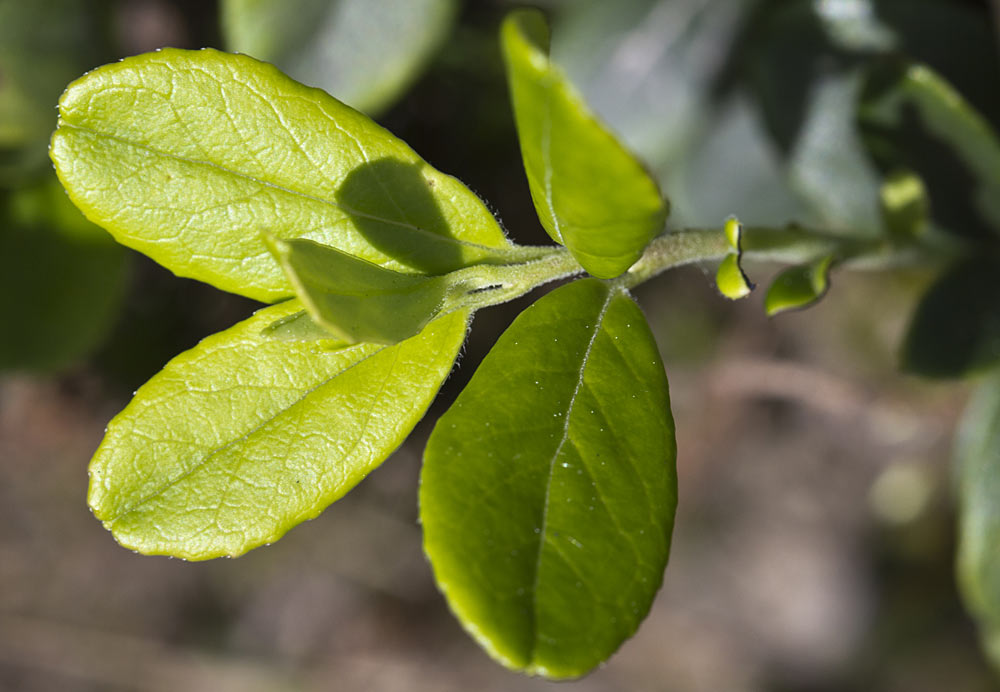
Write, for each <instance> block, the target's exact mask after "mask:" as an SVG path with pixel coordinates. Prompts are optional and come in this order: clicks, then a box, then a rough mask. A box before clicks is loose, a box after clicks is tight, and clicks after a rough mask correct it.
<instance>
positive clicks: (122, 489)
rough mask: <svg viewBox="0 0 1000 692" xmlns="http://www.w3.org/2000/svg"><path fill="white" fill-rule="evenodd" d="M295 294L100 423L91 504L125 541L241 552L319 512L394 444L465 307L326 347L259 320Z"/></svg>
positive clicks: (292, 309) (179, 363)
mask: <svg viewBox="0 0 1000 692" xmlns="http://www.w3.org/2000/svg"><path fill="white" fill-rule="evenodd" d="M301 309H302V306H301V304H299V302H298V301H296V300H292V301H288V302H285V303H281V304H279V305H275V306H272V307H269V308H264V309H262V310H260V311H258V312H257V313H255V314H254V315H253V316H252V317H250V318H249V319H248V320H245V321H244V322H241V323H239V324H237V325H236V326H234V327H232V328H230V329H228V330H226V331H224V332H221V333H219V334H216V335H214V336H211V337H209V338H207V339H205V340H204V341H202V342H201V343H200V344H199V345H198V346H196V347H195V348H193V349H191V350H190V351H187V352H186V353H182V354H181V355H179V356H177V357H176V358H174V359H173V360H172V361H170V362H169V363H168V364H167V366H166V367H165V368H164V369H163V370H162V371H161V372H160V373H159V374H157V375H156V376H155V377H153V378H152V379H151V380H150V381H149V382H147V383H146V384H145V385H143V386H142V387H141V388H140V389H139V391H138V392H137V393H136V396H135V398H134V399H133V400H132V402H131V403H130V404H129V405H128V406H127V407H126V408H125V410H124V411H122V412H121V413H120V414H118V416H116V417H115V418H114V419H113V420H112V421H111V423H110V424H109V425H108V431H107V435H106V436H105V438H104V441H103V442H102V443H101V446H100V447H99V448H98V450H97V453H96V455H95V456H94V459H93V461H92V462H91V465H90V494H89V498H88V499H89V502H90V506H91V508H92V509H93V511H94V515H95V516H96V517H97V518H98V519H100V520H101V521H102V522H104V525H105V526H106V527H107V528H108V529H110V530H111V532H112V533H113V534H114V536H115V538H116V539H117V540H118V541H119V542H120V543H121V544H122V545H124V546H126V547H128V548H132V549H134V550H138V551H139V552H142V553H147V554H157V555H159V554H166V555H174V556H177V557H183V558H187V559H192V560H203V559H208V558H213V557H221V556H226V555H228V556H235V555H240V554H241V553H244V552H246V551H248V550H250V549H252V548H255V547H257V546H260V545H262V544H265V543H270V542H271V541H274V540H277V539H278V538H280V537H281V536H282V535H283V534H284V533H285V532H286V531H288V529H290V528H292V527H293V526H295V525H296V524H299V523H300V522H302V521H305V520H306V519H311V518H312V517H315V516H316V515H317V514H319V513H320V512H321V511H322V510H323V509H324V508H325V507H326V506H327V505H329V504H330V503H331V502H333V501H334V500H336V499H338V498H340V497H341V496H342V495H344V493H346V492H347V491H348V490H350V489H351V488H352V487H354V486H355V485H356V484H357V483H358V482H359V481H361V479H362V478H364V477H365V476H366V475H367V474H368V473H369V472H370V471H371V470H372V469H374V468H375V467H376V466H378V465H379V464H380V463H382V461H383V460H384V459H385V458H386V457H388V456H389V454H391V453H392V451H393V450H395V449H396V447H397V446H398V445H399V444H400V443H401V442H402V441H403V439H404V438H405V437H406V436H407V435H408V434H409V432H410V430H411V429H412V428H413V426H414V425H415V424H416V423H417V421H418V420H420V417H421V416H423V414H424V411H426V410H427V407H428V406H429V405H430V402H431V400H432V399H433V398H434V395H435V394H436V393H437V390H438V388H439V387H440V386H441V383H442V381H443V380H444V378H445V377H446V376H447V375H448V372H449V371H450V370H451V366H452V363H454V361H455V357H456V355H457V354H458V349H459V347H460V346H461V344H462V341H463V340H464V338H465V330H466V323H467V320H468V314H467V313H465V312H455V313H452V314H451V315H448V316H446V317H442V318H441V319H439V320H436V321H435V322H433V323H432V324H430V325H428V326H427V328H426V329H425V330H424V331H423V332H421V333H420V334H419V335H417V336H415V337H413V338H412V339H409V340H407V341H404V342H402V343H400V344H397V345H395V346H382V345H378V344H359V345H357V346H353V347H349V348H339V349H338V348H333V349H330V348H327V347H326V345H325V344H324V343H323V342H294V341H281V340H278V339H268V338H267V337H265V336H262V335H261V330H262V329H264V328H265V327H266V326H267V325H269V324H272V323H273V322H275V321H276V320H278V319H281V318H283V317H286V316H289V315H293V314H295V313H296V312H298V311H300V310H301Z"/></svg>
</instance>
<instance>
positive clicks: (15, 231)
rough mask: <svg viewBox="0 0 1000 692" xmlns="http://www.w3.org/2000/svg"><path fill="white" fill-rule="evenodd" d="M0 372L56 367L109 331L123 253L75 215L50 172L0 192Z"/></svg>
mask: <svg viewBox="0 0 1000 692" xmlns="http://www.w3.org/2000/svg"><path fill="white" fill-rule="evenodd" d="M0 248H2V250H0V311H2V313H3V327H2V328H0V334H2V338H0V371H2V370H8V369H16V370H20V369H28V370H58V369H61V368H64V367H67V366H69V365H72V364H73V363H74V361H75V360H77V359H78V358H80V357H81V356H82V355H84V354H87V353H88V352H89V351H91V350H92V349H93V348H95V347H96V346H97V345H98V344H99V342H100V341H101V338H102V337H103V336H104V334H105V333H106V332H107V331H108V329H110V328H111V326H112V325H113V323H114V320H115V317H116V316H117V314H118V309H119V307H120V305H121V303H122V299H123V297H124V293H125V284H126V281H127V278H128V265H127V262H126V261H125V260H126V252H127V251H126V250H125V248H123V247H122V246H121V245H119V244H118V243H116V242H115V241H114V240H113V239H112V238H111V236H110V235H108V234H107V233H106V232H105V231H104V230H103V229H101V228H99V227H97V226H95V225H94V224H92V223H90V222H89V221H87V220H86V219H85V218H83V215H82V214H80V212H79V211H78V210H77V209H76V207H74V206H73V204H72V202H70V201H69V198H68V197H66V193H65V192H63V189H62V186H61V185H60V184H59V181H58V180H56V178H55V176H54V175H49V176H46V177H45V178H44V179H43V180H42V181H41V182H39V183H36V184H33V185H31V186H27V187H23V188H20V189H18V190H15V191H12V192H8V193H5V194H3V195H2V196H0Z"/></svg>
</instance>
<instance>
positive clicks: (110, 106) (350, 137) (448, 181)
mask: <svg viewBox="0 0 1000 692" xmlns="http://www.w3.org/2000/svg"><path fill="white" fill-rule="evenodd" d="M51 156H52V159H53V161H54V162H55V165H56V170H57V172H58V174H59V177H60V180H61V181H62V183H63V185H64V186H65V187H66V190H67V191H68V192H69V194H70V197H71V198H72V200H73V201H74V202H75V203H76V205H77V206H78V207H80V209H82V210H83V212H84V213H85V214H86V215H87V217H88V218H90V219H91V220H92V221H94V222H95V223H97V224H99V225H101V226H103V227H104V228H106V229H108V230H109V231H110V232H111V233H112V235H114V236H115V238H116V239H117V240H118V241H119V242H121V243H122V244H124V245H128V246H129V247H132V248H135V249H137V250H139V251H140V252H143V253H145V254H147V255H149V256H150V257H152V258H153V259H154V260H156V261H157V262H160V263H161V264H163V265H164V266H166V267H167V268H169V269H170V270H171V271H173V272H174V273H176V274H178V275H180V276H189V277H192V278H196V279H200V280H202V281H205V282H207V283H210V284H212V285H214V286H216V287H217V288H221V289H223V290H226V291H232V292H234V293H239V294H242V295H245V296H248V297H250V298H254V299H257V300H262V301H265V302H273V301H276V300H279V299H282V298H287V297H289V296H291V295H292V288H291V286H290V285H289V283H288V281H287V279H286V278H285V275H284V273H283V272H282V270H281V268H280V267H279V266H278V265H277V264H276V263H275V262H274V260H273V258H272V257H271V255H270V253H269V252H268V250H267V248H266V247H265V245H264V242H263V241H262V239H261V234H262V233H263V232H264V231H267V232H270V233H273V234H274V235H275V236H276V237H278V238H283V239H291V238H308V239H310V240H315V241H317V242H320V243H323V244H325V245H330V246H333V247H336V248H337V249H339V250H341V251H343V252H347V253H349V254H351V255H355V256H357V257H360V258H362V259H365V260H368V261H370V262H374V263H376V264H380V265H383V266H386V267H388V268H390V269H400V270H405V271H416V272H421V273H428V274H439V273H444V272H447V271H451V270H453V269H457V268H459V267H463V266H467V265H469V264H473V263H476V262H484V261H487V262H488V261H502V258H504V257H506V251H507V250H509V249H510V247H511V246H510V244H509V243H508V242H507V240H506V238H505V237H504V235H503V232H502V231H501V229H500V227H499V225H498V224H497V222H496V220H495V219H494V218H493V216H492V214H490V212H489V210H487V209H486V207H485V206H484V205H483V203H482V202H481V201H480V200H479V198H478V197H476V195H475V194H473V193H472V191H470V190H469V189H468V188H467V187H465V186H464V185H463V184H462V183H460V182H459V181H457V180H455V179H454V178H452V177H450V176H447V175H443V174H441V173H439V172H438V171H436V170H434V169H433V168H431V166H429V165H428V164H427V163H426V162H424V161H423V160H422V159H421V158H420V157H419V156H417V155H416V154H415V153H414V152H413V150H412V149H410V147H408V146H407V145H406V144H405V143H404V142H402V141H400V140H399V139H397V138H396V137H394V136H393V135H391V134H390V133H389V132H387V131H386V130H384V129H383V128H382V127H380V126H379V125H377V124H376V123H375V122H373V121H372V120H371V119H370V118H368V117H367V116H365V115H362V114H361V113H359V112H357V111H355V110H353V109H352V108H350V107H348V106H345V105H344V104H342V103H341V102H339V101H337V100H336V99H334V98H332V97H331V96H329V95H328V94H326V93H324V92H322V91H320V90H319V89H312V88H309V87H306V86H303V85H302V84H299V83H298V82H295V81H292V80H291V79H289V78H288V77H286V76H285V75H284V74H282V73H281V72H279V71H278V70H277V69H276V68H274V67H273V66H272V65H268V64H266V63H262V62H259V61H257V60H254V59H252V58H249V57H247V56H245V55H231V54H228V53H220V52H218V51H215V50H210V49H205V50H200V51H183V50H175V49H164V50H162V51H158V52H156V53H147V54H145V55H139V56H136V57H132V58H126V59H125V60H122V61H121V62H118V63H115V64H113V65H106V66H104V67H101V68H98V69H96V70H94V71H93V72H90V73H88V74H86V75H85V76H83V77H82V78H80V79H78V80H77V81H75V82H73V83H72V84H71V85H70V86H69V88H68V89H67V90H66V92H65V93H64V94H63V96H62V98H61V99H60V101H59V127H58V129H57V130H56V132H55V134H54V135H53V137H52V146H51Z"/></svg>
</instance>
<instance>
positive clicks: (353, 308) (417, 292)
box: [271, 240, 449, 344]
mask: <svg viewBox="0 0 1000 692" xmlns="http://www.w3.org/2000/svg"><path fill="white" fill-rule="evenodd" d="M271 251H272V252H273V253H274V256H275V257H276V258H277V259H278V261H279V262H280V263H281V266H282V267H283V268H284V270H285V274H286V275H287V276H288V280H289V281H290V282H291V284H292V286H293V287H294V288H295V292H296V294H297V295H298V296H299V298H300V299H301V300H302V302H303V304H304V305H305V306H306V309H307V310H308V312H309V314H310V315H311V317H312V320H313V321H314V322H315V323H316V324H318V325H319V326H321V327H323V328H324V329H325V330H326V331H327V332H329V333H330V334H332V335H333V336H334V337H335V338H336V339H338V340H340V341H344V342H346V343H351V344H355V343H358V342H362V341H367V342H370V343H379V344H395V343H398V342H400V341H402V340H403V339H407V338H409V337H411V336H413V335H414V334H416V333H418V332H419V331H420V330H421V329H423V328H424V326H425V325H426V324H427V323H428V322H430V321H431V320H432V319H434V318H435V317H436V316H437V315H438V314H439V313H441V311H442V309H444V308H445V307H446V306H445V301H446V298H447V297H448V295H449V281H448V278H447V277H446V276H424V275H422V274H402V273H400V272H394V271H392V270H390V269H383V268H382V267H380V266H378V265H377V264H372V263H371V262H366V261H365V260H362V259H358V258H356V257H351V256H350V255H348V254H345V253H343V252H340V251H339V250H336V249H334V248H330V247H326V246H324V245H320V244H318V243H314V242H312V241H311V240H293V241H288V242H285V241H280V240H279V241H271Z"/></svg>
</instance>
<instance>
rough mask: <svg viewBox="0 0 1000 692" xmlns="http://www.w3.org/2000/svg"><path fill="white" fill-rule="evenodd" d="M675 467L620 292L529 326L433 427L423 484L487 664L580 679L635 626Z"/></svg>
mask: <svg viewBox="0 0 1000 692" xmlns="http://www.w3.org/2000/svg"><path fill="white" fill-rule="evenodd" d="M675 458H676V448H675V444H674V425H673V420H672V418H671V415H670V399H669V394H668V391H667V380H666V376H665V374H664V372H663V365H662V363H661V361H660V357H659V353H658V351H657V349H656V344H655V342H654V341H653V336H652V334H651V333H650V330H649V326H648V325H647V324H646V320H645V318H644V317H643V315H642V312H641V311H640V310H639V308H638V307H637V306H636V305H635V303H634V302H632V300H631V299H630V298H629V296H628V295H627V294H626V293H625V292H624V291H622V290H621V289H619V288H617V287H614V286H609V285H607V284H604V283H602V282H599V281H597V280H595V279H584V280H580V281H576V282H574V283H571V284H568V285H566V286H563V287H561V288H558V289H556V290H555V291H553V292H551V293H549V294H548V295H546V296H545V297H543V298H541V299H540V300H539V301H538V302H536V303H535V304H534V305H532V306H531V307H529V308H528V309H527V310H525V311H524V312H523V313H522V314H521V315H519V316H518V317H517V319H516V320H515V321H514V323H513V324H512V325H511V326H510V328H509V329H507V331H506V332H505V333H504V334H503V335H502V336H501V337H500V339H499V341H498V342H497V344H496V345H495V346H494V347H493V349H492V351H490V353H489V354H488V355H487V356H486V358H485V359H484V360H483V363H482V365H480V367H479V369H478V370H477V371H476V373H475V375H473V377H472V380H471V382H470V383H469V385H468V386H467V387H466V388H465V390H464V391H463V392H462V393H461V394H460V395H459V397H458V399H457V400H456V401H455V403H454V405H453V406H452V407H451V408H450V409H449V410H448V412H447V413H445V415H444V416H442V417H441V419H440V420H439V421H438V423H437V425H436V426H435V428H434V431H433V433H432V434H431V437H430V441H429V442H428V445H427V450H426V453H425V456H424V466H423V471H422V475H421V484H420V515H421V520H422V522H423V525H424V546H425V550H426V552H427V555H428V557H429V558H430V561H431V565H432V567H433V569H434V575H435V578H436V580H437V583H438V585H439V586H440V587H441V589H442V591H443V592H444V594H445V596H446V597H447V599H448V602H449V604H450V606H451V608H452V610H453V611H454V612H455V614H456V615H457V616H458V618H459V620H460V621H461V622H462V624H463V625H464V626H465V628H466V629H467V630H468V631H469V632H470V633H471V634H472V636H473V637H475V638H476V640H477V641H478V642H479V643H480V644H481V645H482V646H483V647H484V648H485V649H486V651H487V652H488V653H489V654H490V655H491V656H493V657H494V658H495V659H497V660H498V661H500V662H501V663H503V664H504V665H506V666H509V667H511V668H515V669H520V670H524V671H526V672H529V673H534V674H539V675H544V676H546V677H551V678H567V677H575V676H579V675H582V674H584V673H586V672H587V671H589V670H590V669H592V668H593V667H594V666H596V665H597V664H599V663H600V662H601V661H603V660H605V659H606V658H607V657H608V656H610V655H611V654H612V653H613V652H614V651H615V649H617V648H618V646H619V645H620V644H621V643H622V642H623V641H624V640H625V639H626V638H628V637H629V636H631V635H632V634H633V633H634V632H635V630H636V628H637V627H638V625H639V623H640V621H641V620H642V619H643V618H644V617H645V615H646V613H647V612H648V610H649V607H650V604H651V603H652V600H653V597H654V595H655V593H656V590H657V589H658V588H659V585H660V583H661V580H662V576H663V569H664V566H665V565H666V562H667V555H668V552H669V548H670V534H671V531H672V527H673V517H674V509H675V507H676V502H677V487H676V472H675Z"/></svg>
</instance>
